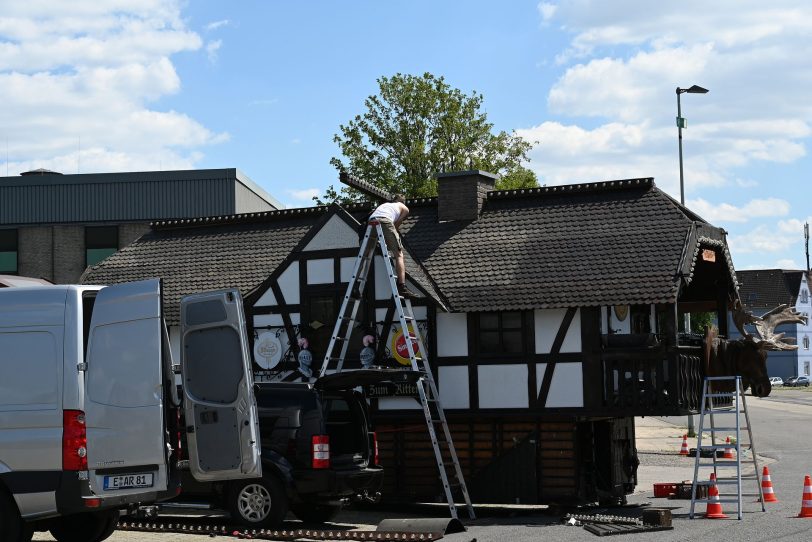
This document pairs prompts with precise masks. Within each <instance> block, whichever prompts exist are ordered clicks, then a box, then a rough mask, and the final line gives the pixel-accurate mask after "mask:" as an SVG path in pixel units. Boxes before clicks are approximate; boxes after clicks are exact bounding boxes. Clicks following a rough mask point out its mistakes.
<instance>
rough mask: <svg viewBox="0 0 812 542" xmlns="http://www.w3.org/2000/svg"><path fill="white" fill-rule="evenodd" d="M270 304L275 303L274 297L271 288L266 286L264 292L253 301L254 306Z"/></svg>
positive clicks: (267, 305)
mask: <svg viewBox="0 0 812 542" xmlns="http://www.w3.org/2000/svg"><path fill="white" fill-rule="evenodd" d="M271 305H276V297H274V295H273V290H272V289H271V288H268V289H267V290H265V293H264V294H262V297H260V298H259V299H258V300H257V302H256V303H254V306H255V307H269V306H271Z"/></svg>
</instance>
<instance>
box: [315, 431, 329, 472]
mask: <svg viewBox="0 0 812 542" xmlns="http://www.w3.org/2000/svg"><path fill="white" fill-rule="evenodd" d="M313 468H314V469H329V468H330V437H329V436H328V435H313Z"/></svg>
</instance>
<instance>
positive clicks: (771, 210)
mask: <svg viewBox="0 0 812 542" xmlns="http://www.w3.org/2000/svg"><path fill="white" fill-rule="evenodd" d="M686 205H687V206H688V208H689V209H691V210H692V211H694V212H696V213H697V214H698V215H699V216H701V217H702V218H704V219H705V220H707V221H709V222H711V223H716V222H717V221H718V222H748V221H750V220H751V219H753V218H757V217H768V216H784V215H787V214H789V202H788V201H786V200H783V199H779V198H764V199H752V200H750V201H749V202H748V203H746V204H745V205H742V206H741V207H737V206H735V205H731V204H729V203H719V204H713V203H710V202H709V201H707V200H704V199H702V198H698V199H694V200H688V201H687V202H686Z"/></svg>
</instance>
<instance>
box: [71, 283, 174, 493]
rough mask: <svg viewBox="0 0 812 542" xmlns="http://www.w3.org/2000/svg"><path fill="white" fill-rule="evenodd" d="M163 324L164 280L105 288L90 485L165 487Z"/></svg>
mask: <svg viewBox="0 0 812 542" xmlns="http://www.w3.org/2000/svg"><path fill="white" fill-rule="evenodd" d="M161 326H162V317H161V283H160V281H159V280H157V279H155V280H146V281H141V282H131V283H126V284H119V285H115V286H107V287H105V288H102V289H101V290H99V292H98V294H97V296H96V301H95V304H94V306H93V315H92V318H91V320H90V327H89V333H88V343H87V356H86V360H87V361H86V362H87V367H86V371H85V403H84V409H85V421H86V428H87V459H88V470H89V475H90V487H91V489H92V490H93V492H94V493H96V494H97V495H100V496H102V497H112V496H116V497H117V496H123V495H134V494H139V493H151V492H153V491H164V490H166V487H167V457H166V454H167V448H166V445H165V436H164V431H165V429H164V414H163V408H164V405H163V393H162V384H163V373H162V367H161V360H162V357H161V355H162V352H161Z"/></svg>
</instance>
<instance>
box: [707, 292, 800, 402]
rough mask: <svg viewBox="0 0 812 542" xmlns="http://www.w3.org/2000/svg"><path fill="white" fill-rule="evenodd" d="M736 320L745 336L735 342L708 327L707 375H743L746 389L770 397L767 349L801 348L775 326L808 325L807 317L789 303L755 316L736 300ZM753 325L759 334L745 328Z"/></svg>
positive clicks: (722, 388) (718, 387)
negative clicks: (776, 329) (776, 330)
mask: <svg viewBox="0 0 812 542" xmlns="http://www.w3.org/2000/svg"><path fill="white" fill-rule="evenodd" d="M733 323H734V324H735V325H736V328H737V329H738V330H739V333H741V335H742V338H741V339H736V340H735V341H730V340H722V339H720V338H719V337H718V336H717V331H716V330H715V329H710V328H709V329H708V331H707V333H706V335H705V363H706V374H707V375H708V376H732V375H741V377H742V385H743V386H744V388H745V389H747V387H748V386H749V387H750V388H751V389H752V390H753V395H755V396H757V397H767V396H768V395H770V392H771V391H772V386H771V385H770V379H769V376H768V375H767V352H768V351H770V350H797V349H798V345H797V344H794V342H795V339H794V338H793V337H784V333H776V332H775V328H776V327H778V326H780V325H781V324H805V323H806V317H805V316H803V315H802V314H801V313H799V312H797V311H796V310H795V309H793V308H791V307H789V305H779V306H778V307H776V308H774V309H773V310H771V311H770V312H768V313H766V314H764V316H755V315H753V314H752V313H750V312H747V311H745V310H744V309H743V308H742V306H741V303H740V302H739V301H738V300H736V303H735V306H734V309H733ZM750 324H752V325H753V326H754V327H755V329H756V334H757V335H758V337H754V336H753V335H751V334H750V333H748V332H747V330H746V329H745V326H747V325H750ZM714 389H716V390H717V391H720V392H724V391H728V392H729V391H733V390H734V389H735V385H733V384H726V385H725V384H721V383H716V385H715V386H714Z"/></svg>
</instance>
